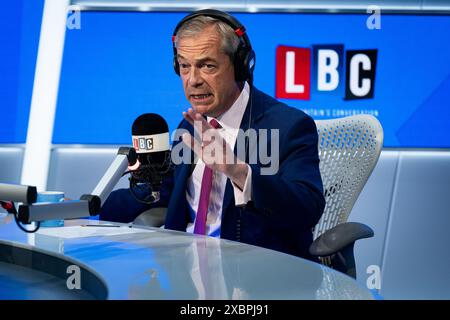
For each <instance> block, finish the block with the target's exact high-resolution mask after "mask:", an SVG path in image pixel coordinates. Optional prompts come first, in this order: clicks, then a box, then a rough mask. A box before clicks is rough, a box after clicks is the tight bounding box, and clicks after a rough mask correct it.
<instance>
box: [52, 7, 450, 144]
mask: <svg viewBox="0 0 450 320" xmlns="http://www.w3.org/2000/svg"><path fill="white" fill-rule="evenodd" d="M184 15H185V13H155V12H152V13H133V12H82V14H81V29H79V30H77V29H73V30H67V34H66V43H65V49H64V58H63V66H62V74H61V83H60V91H59V98H58V107H57V114H56V123H55V131H54V137H53V142H54V143H68V144H71V143H86V144H91V143H92V144H95V143H98V144H129V143H130V128H131V124H132V122H133V120H134V119H135V118H136V117H137V116H138V115H140V114H142V113H145V112H156V113H159V114H161V115H162V116H163V117H164V118H165V119H167V121H168V123H169V127H170V129H171V130H174V129H175V128H176V126H177V124H178V122H179V121H180V119H181V112H182V111H183V110H185V109H187V108H188V103H187V101H186V100H185V98H184V95H183V91H182V86H181V83H180V80H179V79H178V77H177V76H176V75H175V74H174V72H173V70H172V47H171V45H172V44H171V34H172V32H173V28H174V26H175V25H176V23H177V22H178V21H179V20H180V19H181V18H182V17H183V16H184ZM236 16H237V17H238V18H239V19H240V21H241V22H243V23H244V25H246V27H247V30H248V34H249V36H250V39H251V41H252V43H253V46H254V48H255V51H256V56H257V63H256V71H255V84H256V86H257V87H259V88H260V89H262V90H264V91H266V92H267V93H268V94H270V95H272V96H274V95H275V68H276V61H275V52H276V48H277V46H279V45H288V46H294V47H304V48H310V49H312V46H313V45H328V44H338V45H343V46H344V55H345V52H347V50H366V49H375V50H377V65H376V75H375V87H374V97H373V98H370V99H361V100H346V99H344V97H345V92H344V89H345V85H344V83H343V82H344V80H345V76H346V73H347V72H348V70H346V68H345V66H344V68H343V70H342V74H341V82H342V83H341V84H340V86H339V87H338V88H337V89H336V90H335V91H332V92H318V91H317V90H315V89H314V87H313V88H312V90H311V99H310V100H308V101H305V100H294V99H289V100H286V99H283V101H284V102H286V103H288V104H290V105H293V106H295V107H298V108H301V109H304V110H306V111H307V112H309V113H311V114H312V115H313V117H314V118H315V119H322V118H329V117H330V116H333V115H334V116H336V115H337V116H342V115H343V114H344V113H346V114H348V113H352V112H353V113H359V112H363V113H372V114H375V115H376V116H377V117H378V118H379V120H380V121H381V123H382V125H383V127H384V130H385V147H420V148H448V147H450V134H449V132H448V123H450V108H448V107H447V106H448V105H449V104H450V59H448V57H449V56H450V42H449V41H445V40H444V39H446V38H447V37H448V34H449V33H450V16H433V15H422V16H419V15H382V16H381V29H380V30H376V29H375V30H369V29H368V28H367V26H366V20H367V17H368V15H364V14H297V13H296V14H285V13H279V14H268V13H267V14H266V13H264V14H263V13H258V14H249V13H240V14H236ZM311 59H313V57H311ZM344 61H345V56H344ZM314 71H315V68H314V65H313V64H312V71H311V77H312V78H313V79H314V77H315V72H314ZM425 79H426V80H425ZM320 112H322V113H323V116H322V115H321V113H320Z"/></svg>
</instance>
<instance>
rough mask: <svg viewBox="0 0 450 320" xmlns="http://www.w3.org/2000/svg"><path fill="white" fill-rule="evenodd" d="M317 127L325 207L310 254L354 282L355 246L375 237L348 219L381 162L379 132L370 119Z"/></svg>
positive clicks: (321, 122)
mask: <svg viewBox="0 0 450 320" xmlns="http://www.w3.org/2000/svg"><path fill="white" fill-rule="evenodd" d="M316 126H317V131H318V135H319V158H320V173H321V176H322V182H323V190H324V196H325V201H326V205H325V210H324V212H323V215H322V217H321V219H320V220H319V223H318V224H317V225H316V226H315V228H314V242H313V243H312V245H311V246H310V249H309V252H310V253H311V254H312V255H314V256H318V257H319V259H320V261H321V262H322V263H323V264H324V265H327V266H329V267H331V268H333V269H335V270H338V271H341V272H343V273H346V274H347V275H349V276H351V277H353V278H355V279H356V268H355V258H354V254H353V246H354V244H355V241H356V240H359V239H363V238H370V237H373V234H374V233H373V230H372V229H371V228H370V227H368V226H366V225H364V224H362V223H356V222H347V219H348V216H349V215H350V212H351V210H352V208H353V205H354V204H355V202H356V199H358V196H359V194H360V193H361V191H362V189H363V187H364V185H365V184H366V182H367V180H368V178H369V176H370V174H371V173H372V171H373V169H374V167H375V165H376V163H377V161H378V158H379V156H380V153H381V148H382V145H383V128H382V127H381V124H380V122H379V121H378V120H377V119H376V118H375V117H373V116H370V115H356V116H349V117H344V118H338V119H332V120H317V121H316Z"/></svg>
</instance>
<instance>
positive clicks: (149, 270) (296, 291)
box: [0, 215, 372, 300]
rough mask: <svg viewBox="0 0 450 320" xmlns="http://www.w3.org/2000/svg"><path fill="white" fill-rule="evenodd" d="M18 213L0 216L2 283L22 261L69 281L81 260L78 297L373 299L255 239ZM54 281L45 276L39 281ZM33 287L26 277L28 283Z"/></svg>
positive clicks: (336, 275)
mask: <svg viewBox="0 0 450 320" xmlns="http://www.w3.org/2000/svg"><path fill="white" fill-rule="evenodd" d="M11 218H12V217H11V216H5V215H3V217H2V216H0V282H1V281H2V279H5V278H6V277H7V276H5V273H7V274H8V276H10V271H8V269H10V268H8V264H17V262H18V261H22V262H20V263H22V264H21V265H22V267H25V268H26V267H28V268H30V269H36V265H39V266H40V268H41V269H40V270H37V271H45V272H48V273H52V272H53V274H54V275H56V274H57V277H60V278H61V279H62V281H63V282H62V284H63V286H64V284H65V283H66V279H67V277H68V276H70V275H71V274H64V273H62V271H61V270H65V268H66V267H67V266H68V265H74V264H75V265H78V266H80V267H81V268H82V270H83V273H82V274H81V277H82V279H81V283H82V285H81V287H82V289H83V288H84V289H86V290H87V291H88V292H87V293H86V294H84V295H83V294H81V295H79V297H75V298H80V299H86V298H89V294H90V295H91V297H92V298H108V299H166V300H170V299H189V300H190V299H226V300H228V299H372V296H371V294H370V292H369V291H368V290H367V289H365V288H363V287H361V286H360V285H359V284H358V283H357V282H356V281H354V280H353V279H352V278H350V277H347V276H346V275H344V274H341V273H339V272H335V271H333V270H332V269H329V268H327V267H324V266H322V265H319V264H316V263H313V262H310V261H307V260H304V259H301V258H298V257H295V256H291V255H287V254H284V253H280V252H276V251H273V250H268V249H264V248H260V247H256V246H251V245H247V244H242V243H238V242H233V241H228V240H222V239H216V238H211V237H206V236H197V235H190V234H186V233H184V232H176V231H169V230H162V229H157V228H145V227H133V228H130V227H129V226H128V225H126V224H113V225H116V227H97V226H94V227H85V226H84V225H97V224H101V225H104V224H110V223H106V222H102V221H96V220H71V221H66V222H65V227H63V228H41V229H40V230H39V231H38V233H36V234H26V233H24V232H23V231H21V230H20V229H19V228H18V227H17V226H16V225H15V222H14V220H13V219H11ZM110 225H111V224H110ZM11 247H12V248H15V249H14V250H12V251H11V249H10V248H11ZM2 248H3V249H2ZM17 250H19V251H17ZM24 250H25V251H31V252H34V253H35V254H39V255H40V256H39V259H40V260H39V263H37V262H36V261H37V258H36V255H34V256H28V258H27V259H28V260H27V259H25V263H24V262H23V261H24V259H23V258H20V256H21V255H22V253H21V252H25V251H24ZM11 252H12V253H11ZM12 256H15V259H14V257H12ZM42 257H44V258H42ZM48 259H56V260H58V261H63V262H64V263H63V267H62V269H61V270H59V271H58V272H59V273H58V272H55V271H54V270H53V269H54V268H53V267H52V266H54V265H55V264H58V263H56V262H55V260H52V261H50V260H48ZM5 268H6V269H5ZM42 268H44V269H42ZM45 268H47V269H48V270H45ZM5 270H6V271H5ZM34 271H36V270H34ZM34 271H33V270H31V271H30V272H34ZM30 274H31V273H30ZM41 276H42V275H41ZM3 281H4V280H3ZM50 281H51V280H45V277H43V278H42V280H40V281H39V283H40V285H43V284H45V283H48V282H50ZM0 287H2V284H1V283H0ZM29 289H30V288H29V286H28V285H27V284H26V283H25V282H24V284H23V290H29ZM66 290H67V291H69V290H68V289H66ZM41 291H42V290H41ZM72 291H74V292H75V291H77V290H76V289H75V290H72ZM16 297H21V296H20V294H18V295H17V294H16ZM23 297H24V298H36V296H33V295H32V294H30V295H27V294H25V295H24V296H23ZM38 297H42V296H38ZM60 297H61V298H65V297H64V294H63V295H62V296H60ZM47 298H48V297H47ZM55 298H58V297H55ZM71 298H74V297H71Z"/></svg>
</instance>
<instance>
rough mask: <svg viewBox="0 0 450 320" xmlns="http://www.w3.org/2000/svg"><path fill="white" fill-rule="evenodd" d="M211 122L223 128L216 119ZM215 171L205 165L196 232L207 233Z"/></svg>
mask: <svg viewBox="0 0 450 320" xmlns="http://www.w3.org/2000/svg"><path fill="white" fill-rule="evenodd" d="M209 124H210V125H211V126H212V127H214V128H215V129H219V128H222V126H221V125H220V124H219V123H218V122H217V120H216V119H211V121H210V122H209ZM212 178H213V171H212V169H210V168H208V167H207V166H206V165H205V170H204V171H203V177H202V186H201V189H200V200H199V201H198V209H197V218H196V219H195V227H194V233H196V234H205V231H206V216H207V214H208V203H209V194H210V193H211V188H212Z"/></svg>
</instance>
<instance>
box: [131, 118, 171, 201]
mask: <svg viewBox="0 0 450 320" xmlns="http://www.w3.org/2000/svg"><path fill="white" fill-rule="evenodd" d="M131 135H132V140H133V147H134V149H135V150H136V154H137V158H138V164H137V165H136V166H133V167H128V169H129V172H130V173H131V177H130V191H131V193H132V195H133V196H134V197H135V198H136V200H137V201H139V202H142V203H145V204H151V203H153V202H156V201H158V200H159V191H160V188H161V184H162V181H163V179H164V178H165V177H167V176H168V175H169V173H170V172H171V170H172V165H171V158H170V143H169V127H168V125H167V122H166V121H165V120H164V118H163V117H161V116H160V115H158V114H155V113H145V114H142V115H140V116H139V117H137V118H136V120H135V121H134V122H133V125H132V128H131ZM139 189H140V192H138V190H139ZM137 194H146V197H145V198H142V196H137Z"/></svg>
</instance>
